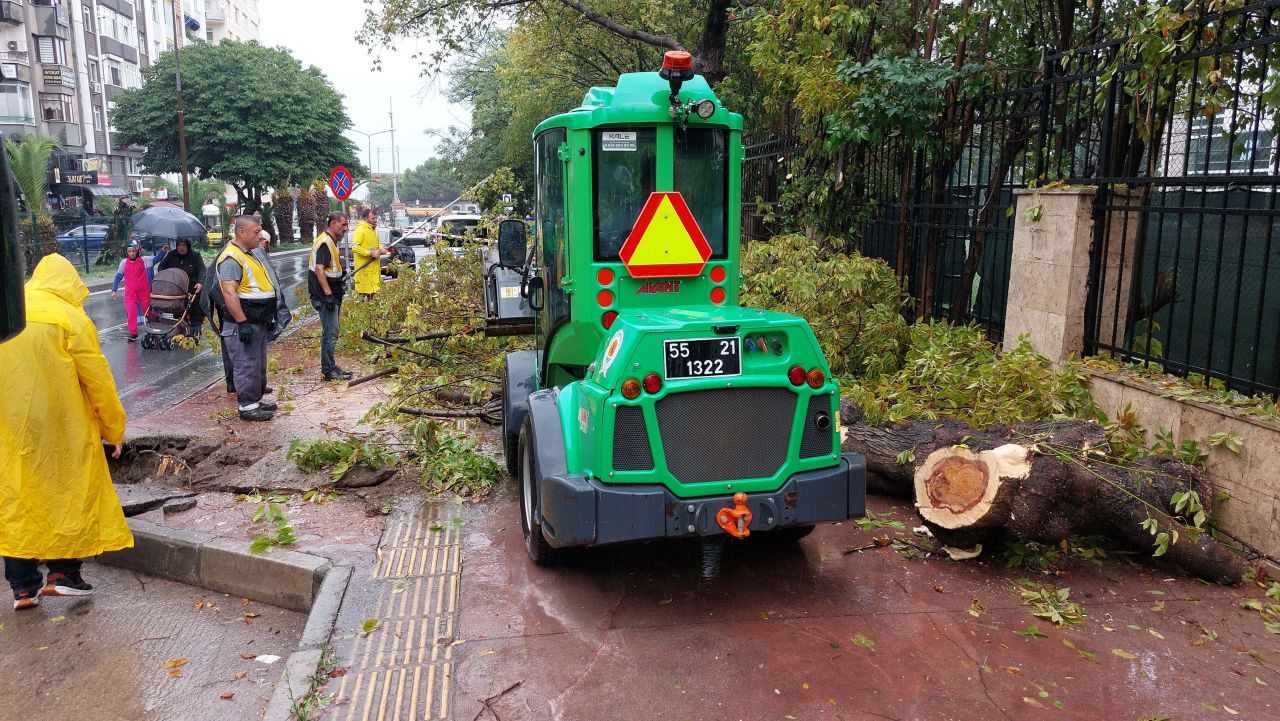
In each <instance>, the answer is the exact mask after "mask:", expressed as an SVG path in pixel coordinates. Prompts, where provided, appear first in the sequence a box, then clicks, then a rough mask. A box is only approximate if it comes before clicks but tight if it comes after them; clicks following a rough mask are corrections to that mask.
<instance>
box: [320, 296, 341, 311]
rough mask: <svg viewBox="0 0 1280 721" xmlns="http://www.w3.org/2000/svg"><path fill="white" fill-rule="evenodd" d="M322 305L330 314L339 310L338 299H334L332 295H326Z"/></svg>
mask: <svg viewBox="0 0 1280 721" xmlns="http://www.w3.org/2000/svg"><path fill="white" fill-rule="evenodd" d="M321 305H323V306H324V309H325V310H327V311H329V312H330V313H332V312H333V311H335V310H337V309H338V299H337V298H334V297H333V296H331V295H326V296H325V297H324V301H323V302H322V303H321Z"/></svg>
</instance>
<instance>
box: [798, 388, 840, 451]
mask: <svg viewBox="0 0 1280 721" xmlns="http://www.w3.org/2000/svg"><path fill="white" fill-rule="evenodd" d="M824 413H825V414H826V416H827V423H831V422H832V421H831V394H830V393H826V394H823V395H820V396H810V397H809V410H808V412H807V413H805V417H804V435H803V436H801V437H800V457H801V458H816V457H818V456H825V455H829V454H830V453H831V436H832V431H831V426H830V425H828V426H827V429H826V430H819V429H818V424H817V419H818V416H819V415H821V414H824Z"/></svg>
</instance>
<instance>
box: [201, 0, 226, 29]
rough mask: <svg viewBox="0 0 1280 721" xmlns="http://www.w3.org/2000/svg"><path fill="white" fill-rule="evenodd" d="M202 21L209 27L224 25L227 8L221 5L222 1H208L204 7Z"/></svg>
mask: <svg viewBox="0 0 1280 721" xmlns="http://www.w3.org/2000/svg"><path fill="white" fill-rule="evenodd" d="M204 22H205V24H206V25H208V26H210V27H213V26H214V25H225V24H226V23H227V9H226V8H225V7H223V5H222V3H216V4H214V3H210V4H209V5H208V6H207V7H205V9H204Z"/></svg>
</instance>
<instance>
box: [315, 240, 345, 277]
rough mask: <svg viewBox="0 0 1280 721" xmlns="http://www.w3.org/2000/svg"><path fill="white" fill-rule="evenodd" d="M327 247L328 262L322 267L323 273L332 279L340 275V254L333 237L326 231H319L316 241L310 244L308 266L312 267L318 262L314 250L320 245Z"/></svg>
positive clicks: (318, 248)
mask: <svg viewBox="0 0 1280 721" xmlns="http://www.w3.org/2000/svg"><path fill="white" fill-rule="evenodd" d="M322 246H323V247H328V248H329V264H328V265H326V266H325V267H324V274H325V275H326V276H327V277H329V278H333V279H337V278H341V277H342V255H341V254H339V253H338V244H337V243H334V242H333V238H330V237H329V234H328V233H321V234H320V235H317V236H316V242H315V243H312V244H311V262H310V263H309V264H308V265H307V267H308V268H310V269H314V268H315V267H316V265H317V263H318V261H316V251H318V250H320V248H321V247H322Z"/></svg>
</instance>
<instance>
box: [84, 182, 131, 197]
mask: <svg viewBox="0 0 1280 721" xmlns="http://www.w3.org/2000/svg"><path fill="white" fill-rule="evenodd" d="M80 187H81V188H84V189H85V190H87V191H89V194H90V195H92V196H94V197H95V198H127V197H129V193H128V191H126V190H125V189H124V188H117V187H116V186H114V185H82V186H80Z"/></svg>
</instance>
